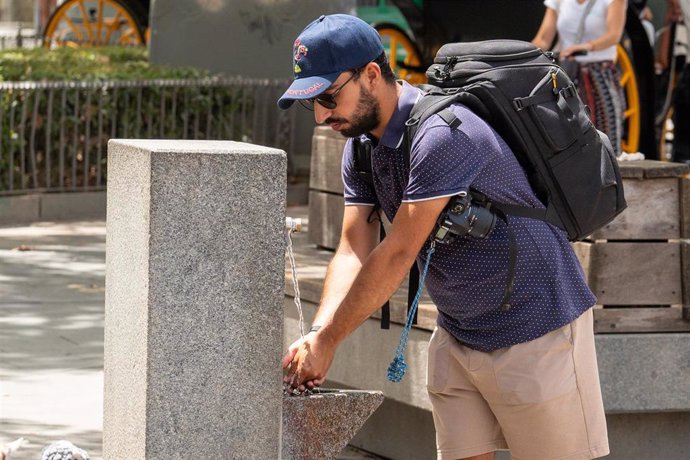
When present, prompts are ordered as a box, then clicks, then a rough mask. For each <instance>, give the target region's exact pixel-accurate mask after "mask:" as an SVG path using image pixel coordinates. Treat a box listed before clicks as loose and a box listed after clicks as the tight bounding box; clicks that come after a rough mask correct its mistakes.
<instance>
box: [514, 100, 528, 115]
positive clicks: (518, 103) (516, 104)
mask: <svg viewBox="0 0 690 460" xmlns="http://www.w3.org/2000/svg"><path fill="white" fill-rule="evenodd" d="M513 107H515V110H517V111H518V112H519V111H521V110H522V109H524V108H525V106H524V105H523V103H522V98H520V97H516V98H515V99H513Z"/></svg>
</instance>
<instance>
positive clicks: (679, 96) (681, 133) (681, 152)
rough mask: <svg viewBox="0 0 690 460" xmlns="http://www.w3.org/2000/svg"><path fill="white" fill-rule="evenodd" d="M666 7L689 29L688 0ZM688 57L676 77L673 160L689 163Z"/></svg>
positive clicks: (689, 69) (672, 2) (689, 82)
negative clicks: (678, 75) (678, 76)
mask: <svg viewBox="0 0 690 460" xmlns="http://www.w3.org/2000/svg"><path fill="white" fill-rule="evenodd" d="M667 9H668V10H669V11H672V12H673V13H672V14H673V15H674V19H675V21H681V20H682V21H683V23H684V24H685V28H686V30H690V0H668V6H667ZM686 47H687V43H686ZM689 124H690V57H689V53H687V48H686V55H685V65H684V66H683V69H682V70H681V72H680V78H678V86H677V88H676V91H675V95H674V99H673V126H674V130H673V149H672V151H671V152H672V155H673V161H677V162H679V163H685V164H687V165H690V132H689V131H688V128H687V127H688V125H689Z"/></svg>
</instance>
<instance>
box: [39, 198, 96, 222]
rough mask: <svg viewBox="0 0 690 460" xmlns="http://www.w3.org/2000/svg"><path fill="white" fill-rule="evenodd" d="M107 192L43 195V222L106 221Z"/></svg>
mask: <svg viewBox="0 0 690 460" xmlns="http://www.w3.org/2000/svg"><path fill="white" fill-rule="evenodd" d="M105 207H106V195H105V192H74V193H46V194H44V195H41V217H40V218H41V220H48V221H56V220H57V221H61V220H94V219H105Z"/></svg>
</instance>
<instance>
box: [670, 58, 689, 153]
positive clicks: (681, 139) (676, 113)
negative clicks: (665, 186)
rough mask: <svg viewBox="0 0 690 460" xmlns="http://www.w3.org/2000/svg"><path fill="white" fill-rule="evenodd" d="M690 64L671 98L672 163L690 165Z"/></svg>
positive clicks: (684, 70) (685, 68)
mask: <svg viewBox="0 0 690 460" xmlns="http://www.w3.org/2000/svg"><path fill="white" fill-rule="evenodd" d="M688 127H690V64H686V65H685V67H684V68H683V73H682V74H681V76H680V79H679V81H678V87H677V88H676V91H675V94H674V98H673V150H672V153H673V161H677V162H683V163H688V164H690V129H689V128H688Z"/></svg>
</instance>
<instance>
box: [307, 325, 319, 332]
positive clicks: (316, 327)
mask: <svg viewBox="0 0 690 460" xmlns="http://www.w3.org/2000/svg"><path fill="white" fill-rule="evenodd" d="M319 329H321V326H320V325H315V326H312V327H311V329H309V332H316V331H318V330H319Z"/></svg>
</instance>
